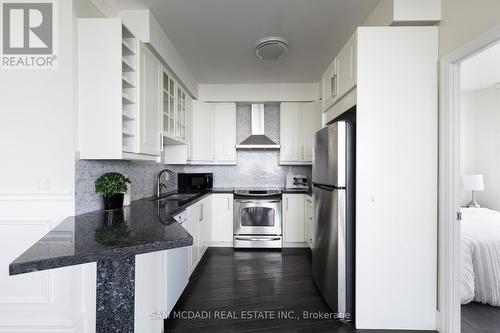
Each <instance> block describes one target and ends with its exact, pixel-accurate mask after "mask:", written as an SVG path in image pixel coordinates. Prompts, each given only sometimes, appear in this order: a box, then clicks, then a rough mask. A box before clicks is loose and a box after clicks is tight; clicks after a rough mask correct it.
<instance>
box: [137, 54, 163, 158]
mask: <svg viewBox="0 0 500 333" xmlns="http://www.w3.org/2000/svg"><path fill="white" fill-rule="evenodd" d="M161 75H162V64H161V62H160V60H158V58H156V56H155V55H154V54H153V52H152V51H151V50H150V49H149V48H148V47H147V46H146V45H145V44H142V45H141V101H142V103H141V118H140V119H141V121H140V123H141V130H140V139H139V151H140V153H143V154H148V155H157V156H159V155H160V154H161V151H162V150H163V136H162V126H161V118H160V113H161V95H160V92H161Z"/></svg>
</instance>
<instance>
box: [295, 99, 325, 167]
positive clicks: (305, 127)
mask: <svg viewBox="0 0 500 333" xmlns="http://www.w3.org/2000/svg"><path fill="white" fill-rule="evenodd" d="M300 107H301V110H300V132H299V133H300V143H301V147H302V148H301V150H300V154H301V155H299V161H300V162H302V163H307V164H312V161H313V149H314V136H315V135H316V132H317V131H318V130H320V129H321V103H320V102H314V103H303V104H301V105H300Z"/></svg>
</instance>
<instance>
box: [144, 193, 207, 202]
mask: <svg viewBox="0 0 500 333" xmlns="http://www.w3.org/2000/svg"><path fill="white" fill-rule="evenodd" d="M198 195H200V193H173V194H169V195H166V196H161V197H159V198H154V199H153V200H164V201H187V200H189V199H192V198H194V197H196V196H198Z"/></svg>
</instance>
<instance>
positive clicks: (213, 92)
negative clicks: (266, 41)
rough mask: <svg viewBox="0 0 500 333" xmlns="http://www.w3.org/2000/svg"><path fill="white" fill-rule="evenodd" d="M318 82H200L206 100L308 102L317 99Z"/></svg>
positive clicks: (199, 90)
mask: <svg viewBox="0 0 500 333" xmlns="http://www.w3.org/2000/svg"><path fill="white" fill-rule="evenodd" d="M319 90H320V89H319V83H275V84H200V85H199V87H198V99H199V100H200V101H206V102H310V101H317V100H319Z"/></svg>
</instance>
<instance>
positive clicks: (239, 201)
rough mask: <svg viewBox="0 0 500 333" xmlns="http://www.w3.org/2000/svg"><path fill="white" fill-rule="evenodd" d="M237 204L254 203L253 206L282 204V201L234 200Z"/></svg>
mask: <svg viewBox="0 0 500 333" xmlns="http://www.w3.org/2000/svg"><path fill="white" fill-rule="evenodd" d="M234 201H235V202H238V203H252V204H260V203H280V202H281V200H240V199H236V200H234Z"/></svg>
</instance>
